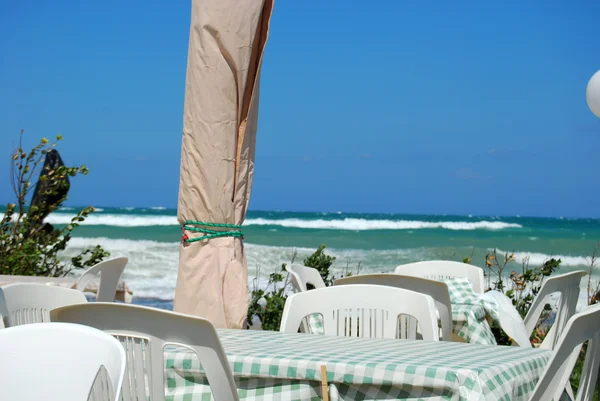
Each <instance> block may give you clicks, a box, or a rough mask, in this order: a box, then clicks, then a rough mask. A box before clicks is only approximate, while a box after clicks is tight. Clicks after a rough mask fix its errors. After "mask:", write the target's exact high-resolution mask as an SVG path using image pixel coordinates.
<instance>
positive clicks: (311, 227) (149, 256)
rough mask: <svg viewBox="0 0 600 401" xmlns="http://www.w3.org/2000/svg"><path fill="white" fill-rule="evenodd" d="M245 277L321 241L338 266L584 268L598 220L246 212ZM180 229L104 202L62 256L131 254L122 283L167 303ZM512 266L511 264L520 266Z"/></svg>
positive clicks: (60, 216) (159, 216)
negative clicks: (454, 263)
mask: <svg viewBox="0 0 600 401" xmlns="http://www.w3.org/2000/svg"><path fill="white" fill-rule="evenodd" d="M74 213H75V210H74V209H69V208H63V209H61V210H60V211H59V212H57V213H54V214H52V215H51V216H50V217H49V218H48V222H50V223H52V224H55V225H61V224H67V223H68V222H69V220H70V217H72V216H73V215H74ZM244 236H245V244H246V251H247V257H248V266H249V270H250V271H249V276H250V281H251V283H250V284H251V285H252V284H253V283H252V279H253V278H254V276H255V275H256V271H257V269H258V268H259V269H260V274H259V277H258V280H257V281H256V282H257V283H258V285H264V282H265V279H266V277H267V276H268V274H269V273H270V272H271V271H273V270H274V269H276V268H278V267H279V266H281V263H283V262H286V261H289V259H290V257H291V255H292V253H293V251H294V250H297V252H298V254H299V259H302V258H303V257H305V256H307V255H308V254H310V253H311V252H312V251H313V250H314V249H315V248H317V247H318V246H319V245H320V244H327V247H328V250H329V253H331V254H333V255H334V256H336V257H337V258H338V259H337V261H336V264H335V265H334V267H335V269H337V270H342V269H344V268H345V267H346V266H349V268H350V269H351V270H354V271H356V268H357V266H358V264H359V263H360V267H361V271H362V272H369V271H373V272H381V271H392V270H393V268H394V267H395V266H397V265H399V264H402V263H409V262H414V261H419V260H426V259H455V260H461V259H462V258H463V257H470V256H471V255H472V254H473V263H474V264H477V265H480V266H482V265H483V263H484V260H485V259H484V258H485V254H486V253H487V252H488V251H489V250H490V249H491V248H497V249H499V250H500V251H507V252H510V251H515V254H516V256H517V260H518V261H521V260H523V258H525V257H528V258H529V260H530V263H531V264H539V263H542V262H543V261H544V260H545V259H547V258H549V257H551V256H554V257H560V258H561V259H562V261H563V265H562V266H563V270H573V269H577V268H585V269H586V270H587V266H588V265H589V260H588V257H589V255H591V253H592V252H593V251H594V248H595V246H596V244H597V242H598V240H600V220H597V219H566V218H565V219H562V218H558V219H550V218H526V217H498V216H431V215H430V216H419V215H392V214H347V213H341V212H338V213H292V212H276V211H275V212H259V211H254V212H249V213H248V216H247V219H246V223H245V225H244ZM180 237H181V230H180V228H179V227H178V225H177V219H176V211H175V210H171V209H165V208H137V209H136V208H100V209H99V210H98V211H97V212H95V213H94V214H93V215H91V216H90V217H89V218H88V219H87V220H86V222H85V223H84V224H83V225H82V226H81V227H79V228H78V229H77V230H76V237H75V238H73V239H72V241H71V245H70V248H69V249H68V250H67V251H66V253H67V254H70V253H74V252H76V251H77V250H79V249H81V248H83V247H88V246H92V245H95V244H98V243H99V244H101V245H103V246H104V247H105V248H106V249H107V250H109V251H110V252H111V254H112V255H114V256H117V255H123V256H127V257H129V259H130V263H129V266H128V268H127V269H126V273H125V276H124V278H125V280H126V281H127V283H128V285H129V286H130V287H131V288H132V289H133V291H134V293H135V295H136V296H137V297H147V298H153V299H160V300H167V301H168V300H172V298H173V293H174V288H175V281H176V275H177V263H178V261H177V259H178V241H179V240H180ZM518 267H519V266H518V265H517V264H514V265H513V268H515V269H516V268H518Z"/></svg>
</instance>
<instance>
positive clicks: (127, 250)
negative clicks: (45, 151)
mask: <svg viewBox="0 0 600 401" xmlns="http://www.w3.org/2000/svg"><path fill="white" fill-rule="evenodd" d="M98 244H99V245H101V246H102V247H103V248H104V249H106V250H107V251H109V252H110V253H111V257H117V256H125V257H127V258H129V263H128V265H127V268H126V269H125V272H124V273H123V280H125V281H126V282H127V284H128V286H129V287H130V288H131V290H132V291H133V292H134V296H136V297H148V298H158V299H163V300H172V299H173V296H174V294H175V286H176V282H177V269H178V263H179V243H178V242H157V241H149V240H131V239H111V238H104V237H96V238H81V237H75V238H72V239H71V240H70V241H69V245H68V247H67V249H66V250H65V251H64V252H63V255H64V256H69V257H70V256H75V255H76V254H78V253H79V252H81V250H83V249H85V248H90V247H93V246H95V245H98ZM455 251H456V250H455V249H453V248H407V249H387V250H381V249H335V248H327V254H329V255H332V256H335V257H336V260H335V262H334V264H333V265H332V267H331V272H332V273H333V274H334V275H336V276H337V277H340V275H341V274H342V273H344V272H346V271H350V272H352V274H366V273H391V272H393V271H394V268H395V267H396V266H398V265H401V264H405V263H411V262H417V261H422V260H439V259H447V258H449V257H451V256H452V255H453V252H455ZM245 252H246V257H247V261H248V286H249V288H250V290H252V288H254V287H258V288H265V287H266V286H267V283H268V279H269V275H270V274H271V273H274V272H279V271H281V265H282V263H289V262H290V261H291V260H292V259H294V260H295V262H296V263H302V261H303V260H304V259H305V258H306V257H308V256H309V255H311V254H312V253H313V252H314V249H312V248H303V247H287V246H268V245H256V244H248V243H246V244H245ZM498 253H499V254H503V253H504V252H503V251H501V250H498ZM515 256H516V258H517V262H519V263H520V262H521V261H522V260H523V258H524V257H525V256H529V258H530V264H531V265H532V266H536V265H540V264H541V263H543V262H544V261H545V260H547V259H549V258H550V257H552V255H545V254H542V253H532V252H518V253H515ZM554 257H556V258H560V259H562V262H563V263H562V264H561V270H562V268H567V271H568V270H572V269H573V267H579V268H582V267H584V266H586V265H588V263H589V259H588V258H586V257H585V256H565V255H555V256H554ZM476 264H477V263H476ZM509 266H510V265H509ZM509 269H511V270H512V269H514V270H517V265H516V264H515V265H514V267H512V268H510V267H509ZM582 282H583V280H582Z"/></svg>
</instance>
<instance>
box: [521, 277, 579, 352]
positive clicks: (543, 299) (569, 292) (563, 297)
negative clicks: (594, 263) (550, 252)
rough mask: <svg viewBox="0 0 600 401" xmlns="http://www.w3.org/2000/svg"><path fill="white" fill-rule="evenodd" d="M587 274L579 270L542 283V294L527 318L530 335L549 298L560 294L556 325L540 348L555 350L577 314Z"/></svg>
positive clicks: (538, 296) (535, 300) (530, 309)
mask: <svg viewBox="0 0 600 401" xmlns="http://www.w3.org/2000/svg"><path fill="white" fill-rule="evenodd" d="M585 275H586V273H585V272H584V271H583V270H578V271H574V272H570V273H565V274H559V275H556V276H550V277H548V278H546V279H545V280H544V282H543V283H542V288H540V292H539V293H538V294H537V295H536V297H535V299H534V300H533V303H532V304H531V308H529V312H527V316H525V319H524V322H525V329H526V331H527V333H528V334H531V332H532V331H533V329H534V328H535V326H536V324H537V322H538V320H539V318H540V315H541V314H542V311H543V310H544V306H545V305H546V303H547V301H548V300H547V298H548V297H549V296H550V295H552V294H556V293H558V294H560V299H559V301H558V305H557V309H556V316H555V318H554V324H553V325H552V327H551V329H550V330H549V332H548V333H547V335H546V337H545V338H544V341H543V342H542V344H541V345H540V348H545V349H554V347H555V346H556V343H557V341H558V338H559V337H560V335H561V333H562V331H563V329H564V327H565V325H566V324H567V321H568V320H569V319H570V318H571V316H573V314H575V310H576V308H577V302H578V300H579V291H580V288H581V287H580V285H581V278H582V277H583V276H585Z"/></svg>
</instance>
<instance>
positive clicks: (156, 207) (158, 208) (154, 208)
mask: <svg viewBox="0 0 600 401" xmlns="http://www.w3.org/2000/svg"><path fill="white" fill-rule="evenodd" d="M150 209H152V210H167V208H166V207H164V206H154V207H151V208H150Z"/></svg>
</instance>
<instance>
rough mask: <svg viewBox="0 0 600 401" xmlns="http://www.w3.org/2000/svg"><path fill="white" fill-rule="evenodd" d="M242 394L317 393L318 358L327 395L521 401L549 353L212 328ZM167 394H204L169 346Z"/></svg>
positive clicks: (296, 396) (199, 377)
mask: <svg viewBox="0 0 600 401" xmlns="http://www.w3.org/2000/svg"><path fill="white" fill-rule="evenodd" d="M218 333H219V337H220V339H221V341H222V343H223V347H224V349H225V352H226V354H227V357H228V359H229V363H230V365H231V367H232V368H233V372H234V376H235V379H236V384H237V386H238V389H239V394H240V398H241V399H259V400H318V399H322V394H321V382H320V380H321V371H320V367H321V365H323V364H324V365H325V366H326V368H327V380H328V382H329V393H330V396H331V399H332V401H348V400H384V399H385V400H389V399H391V398H402V399H415V400H416V399H444V400H465V401H470V400H494V401H496V400H516V401H518V400H527V399H528V398H529V394H530V393H531V392H532V390H533V389H534V387H535V384H536V382H537V380H538V379H539V377H540V375H541V374H542V372H543V371H544V368H545V366H546V364H547V362H548V360H549V358H550V355H551V352H550V351H547V350H540V349H536V348H531V349H528V348H517V347H489V346H483V345H477V344H462V343H453V342H429V341H408V340H390V339H365V338H349V337H336V336H315V335H309V334H289V333H279V332H269V331H250V330H223V329H221V330H218ZM165 358H166V368H167V369H166V377H167V379H166V380H167V382H166V395H167V400H182V401H183V400H186V401H192V400H211V399H212V396H211V393H210V388H209V386H208V383H207V381H206V377H205V376H204V374H203V371H202V368H201V366H200V364H199V362H198V360H197V359H196V357H195V355H194V354H193V353H191V352H190V351H189V350H183V349H171V350H168V351H167V352H166V354H165Z"/></svg>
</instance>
